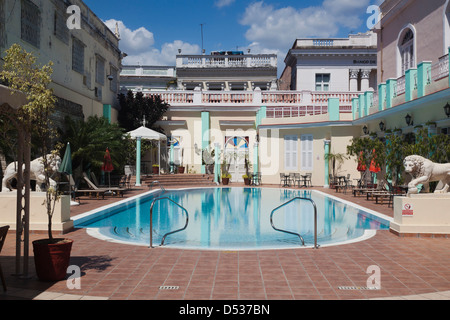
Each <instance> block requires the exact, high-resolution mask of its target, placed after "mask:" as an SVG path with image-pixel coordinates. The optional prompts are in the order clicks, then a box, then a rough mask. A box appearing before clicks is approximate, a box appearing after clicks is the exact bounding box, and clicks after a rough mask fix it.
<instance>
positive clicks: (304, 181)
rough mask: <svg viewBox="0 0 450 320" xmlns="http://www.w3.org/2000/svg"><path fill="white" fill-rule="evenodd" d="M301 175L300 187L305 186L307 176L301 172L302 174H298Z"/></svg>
mask: <svg viewBox="0 0 450 320" xmlns="http://www.w3.org/2000/svg"><path fill="white" fill-rule="evenodd" d="M300 176H301V177H302V181H303V185H302V187H305V188H306V187H307V185H306V179H307V178H308V175H307V174H302V175H300Z"/></svg>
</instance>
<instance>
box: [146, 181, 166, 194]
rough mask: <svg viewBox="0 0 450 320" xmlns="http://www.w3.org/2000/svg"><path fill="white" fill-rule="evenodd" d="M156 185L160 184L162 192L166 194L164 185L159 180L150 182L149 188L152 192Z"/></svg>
mask: <svg viewBox="0 0 450 320" xmlns="http://www.w3.org/2000/svg"><path fill="white" fill-rule="evenodd" d="M155 183H158V185H159V187H160V188H161V190H162V192H163V193H164V192H166V189H165V188H164V187H163V185H162V184H161V182H159V181H158V180H155V181H152V182H150V184H149V185H148V187H149V188H150V190H151V189H152V187H153V185H154V184H155Z"/></svg>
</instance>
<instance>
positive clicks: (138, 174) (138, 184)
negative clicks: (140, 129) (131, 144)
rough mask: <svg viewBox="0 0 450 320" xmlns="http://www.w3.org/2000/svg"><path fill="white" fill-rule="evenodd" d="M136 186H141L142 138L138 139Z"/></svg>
mask: <svg viewBox="0 0 450 320" xmlns="http://www.w3.org/2000/svg"><path fill="white" fill-rule="evenodd" d="M136 186H137V187H140V186H141V137H136Z"/></svg>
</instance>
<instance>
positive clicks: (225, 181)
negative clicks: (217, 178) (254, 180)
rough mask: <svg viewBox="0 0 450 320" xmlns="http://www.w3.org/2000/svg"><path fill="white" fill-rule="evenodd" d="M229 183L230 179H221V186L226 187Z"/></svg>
mask: <svg viewBox="0 0 450 320" xmlns="http://www.w3.org/2000/svg"><path fill="white" fill-rule="evenodd" d="M228 182H230V178H222V184H223V185H227V184H228Z"/></svg>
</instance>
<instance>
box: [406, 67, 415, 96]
mask: <svg viewBox="0 0 450 320" xmlns="http://www.w3.org/2000/svg"><path fill="white" fill-rule="evenodd" d="M416 75H417V69H408V70H406V74H405V102H408V101H411V100H412V99H413V91H414V89H415V86H416V83H415V78H416Z"/></svg>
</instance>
